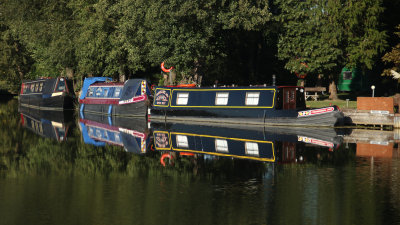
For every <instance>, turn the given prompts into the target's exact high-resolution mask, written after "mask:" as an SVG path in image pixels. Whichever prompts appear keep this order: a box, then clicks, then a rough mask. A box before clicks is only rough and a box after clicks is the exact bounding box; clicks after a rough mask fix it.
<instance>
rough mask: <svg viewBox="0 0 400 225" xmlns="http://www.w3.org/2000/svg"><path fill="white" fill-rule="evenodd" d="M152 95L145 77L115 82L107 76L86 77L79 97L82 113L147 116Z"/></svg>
mask: <svg viewBox="0 0 400 225" xmlns="http://www.w3.org/2000/svg"><path fill="white" fill-rule="evenodd" d="M151 100H152V95H151V92H150V88H149V83H148V82H147V81H146V80H143V79H130V80H127V81H126V82H124V83H122V82H113V81H112V80H111V79H110V78H107V77H92V78H86V79H85V80H84V84H83V87H82V91H81V95H80V97H79V110H80V112H81V113H98V114H105V115H110V116H123V117H143V118H145V117H147V111H148V107H149V106H150V105H151V103H150V102H151Z"/></svg>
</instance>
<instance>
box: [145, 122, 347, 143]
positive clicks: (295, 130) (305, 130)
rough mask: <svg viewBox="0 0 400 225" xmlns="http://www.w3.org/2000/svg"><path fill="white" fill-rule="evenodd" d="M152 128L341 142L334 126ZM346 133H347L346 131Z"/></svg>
mask: <svg viewBox="0 0 400 225" xmlns="http://www.w3.org/2000/svg"><path fill="white" fill-rule="evenodd" d="M151 126H152V129H155V130H168V131H170V132H171V131H173V132H180V133H198V134H207V135H214V136H229V137H232V138H241V139H259V140H268V139H269V140H274V141H285V142H297V141H298V136H307V137H309V138H314V139H319V140H324V141H329V142H332V143H333V144H335V145H340V144H341V143H342V142H343V138H342V137H341V135H344V134H345V133H341V134H339V133H338V131H337V130H336V129H335V128H329V127H323V128H318V129H315V128H309V127H287V126H252V125H247V126H246V125H242V124H240V125H237V124H236V125H235V124H218V123H214V124H212V125H210V124H209V123H207V124H203V123H197V124H187V123H158V122H152V123H151ZM346 134H347V133H346Z"/></svg>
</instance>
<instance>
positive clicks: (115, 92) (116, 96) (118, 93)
mask: <svg viewBox="0 0 400 225" xmlns="http://www.w3.org/2000/svg"><path fill="white" fill-rule="evenodd" d="M121 89H122V88H121V87H116V88H115V91H114V98H119V96H120V95H121Z"/></svg>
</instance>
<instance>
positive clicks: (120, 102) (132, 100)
mask: <svg viewBox="0 0 400 225" xmlns="http://www.w3.org/2000/svg"><path fill="white" fill-rule="evenodd" d="M146 99H147V95H140V96H136V97H133V98H131V99H128V100H124V101H119V104H120V105H125V104H130V103H135V102H142V101H146Z"/></svg>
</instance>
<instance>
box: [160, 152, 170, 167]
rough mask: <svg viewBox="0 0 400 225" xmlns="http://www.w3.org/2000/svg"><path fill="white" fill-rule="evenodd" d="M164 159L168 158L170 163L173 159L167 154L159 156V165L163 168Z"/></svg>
mask: <svg viewBox="0 0 400 225" xmlns="http://www.w3.org/2000/svg"><path fill="white" fill-rule="evenodd" d="M165 158H169V161H171V162H172V159H173V157H172V155H171V154H169V153H164V154H162V156H161V158H160V163H161V165H163V166H165V162H164V159H165Z"/></svg>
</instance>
